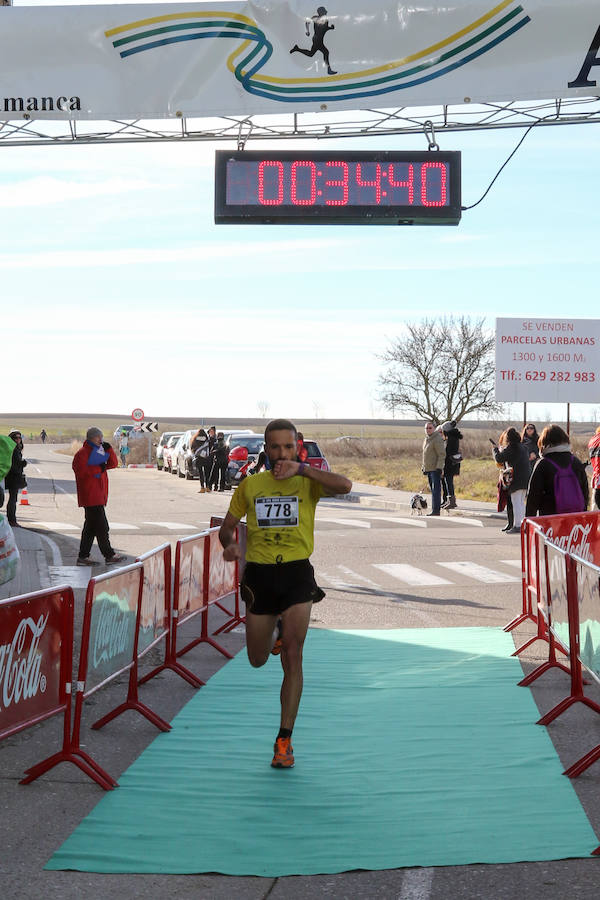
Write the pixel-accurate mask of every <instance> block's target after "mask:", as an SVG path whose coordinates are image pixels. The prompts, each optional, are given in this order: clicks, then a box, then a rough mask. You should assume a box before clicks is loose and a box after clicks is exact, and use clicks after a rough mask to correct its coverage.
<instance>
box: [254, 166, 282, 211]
mask: <svg viewBox="0 0 600 900" xmlns="http://www.w3.org/2000/svg"><path fill="white" fill-rule="evenodd" d="M267 168H272V169H277V199H276V200H270V199H268V198H267V197H265V169H267ZM258 202H259V203H262V204H264V205H265V206H280V205H281V204H282V203H283V163H282V162H279V161H278V160H274V159H273V160H270V159H263V160H261V162H260V163H259V165H258Z"/></svg>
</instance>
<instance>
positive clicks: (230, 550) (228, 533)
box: [219, 512, 242, 562]
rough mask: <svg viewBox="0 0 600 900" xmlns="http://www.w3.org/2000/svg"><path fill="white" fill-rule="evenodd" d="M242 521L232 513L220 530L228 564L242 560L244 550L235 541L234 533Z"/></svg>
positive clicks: (224, 555) (228, 514)
mask: <svg viewBox="0 0 600 900" xmlns="http://www.w3.org/2000/svg"><path fill="white" fill-rule="evenodd" d="M239 521H240V520H239V519H236V517H235V516H232V515H231V513H230V512H228V513H227V515H226V516H225V520H224V522H223V524H222V525H221V527H220V528H219V540H220V541H221V545H222V547H223V559H224V560H225V561H226V562H233V561H234V560H235V559H241V556H242V550H241V547H240V545H239V544H238V542H237V541H236V539H235V535H234V531H235V529H236V526H237V524H238V522H239Z"/></svg>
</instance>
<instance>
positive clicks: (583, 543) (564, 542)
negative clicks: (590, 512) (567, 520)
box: [545, 522, 594, 562]
mask: <svg viewBox="0 0 600 900" xmlns="http://www.w3.org/2000/svg"><path fill="white" fill-rule="evenodd" d="M591 530H592V523H591V522H590V523H588V524H587V525H581V524H577V525H573V527H572V528H571V532H570V534H568V535H567V534H564V535H559V536H557V537H554V532H553V529H552V526H550V527H549V528H548V530H547V531H546V534H545V537H546V540H547V541H548V543H549V544H554V546H555V547H558V548H559V549H560V550H564V551H565V552H566V553H572V554H574V555H575V556H580V557H581V559H584V560H585V561H586V562H594V557H593V555H592V551H591V549H590V543H589V540H588V538H589V535H590V532H591Z"/></svg>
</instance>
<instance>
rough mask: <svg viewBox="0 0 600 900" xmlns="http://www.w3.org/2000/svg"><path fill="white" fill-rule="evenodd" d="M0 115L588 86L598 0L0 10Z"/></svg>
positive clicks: (353, 104) (121, 112)
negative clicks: (0, 69)
mask: <svg viewBox="0 0 600 900" xmlns="http://www.w3.org/2000/svg"><path fill="white" fill-rule="evenodd" d="M0 19H1V24H2V27H1V29H0V60H1V61H2V63H1V65H2V80H1V83H2V87H1V89H0V93H1V96H0V118H4V119H17V118H25V119H28V118H31V119H37V118H44V119H100V120H101V119H120V118H126V119H132V118H146V119H161V118H169V117H173V116H187V117H200V116H222V115H249V114H256V113H279V112H289V111H295V112H303V111H312V112H319V111H323V110H331V109H340V110H341V109H361V108H367V107H374V106H379V107H385V106H388V107H391V106H397V105H401V106H428V105H436V106H439V105H440V104H465V103H476V102H491V101H502V100H530V99H542V98H544V99H547V98H558V97H576V96H595V95H596V94H598V89H597V87H596V77H597V76H600V72H599V71H598V68H597V66H598V65H600V61H599V60H597V59H596V57H597V53H598V37H597V31H598V28H599V24H600V14H599V12H598V7H597V3H596V2H594V0H569V2H568V3H556V2H555V3H549V2H547V0H522V2H519V0H501V2H498V3H494V2H493V0H462V2H461V0H457V2H454V3H452V4H440V3H439V2H438V0H422V2H420V3H418V4H408V3H400V2H394V0H387V2H386V0H380V2H375V0H344V3H343V4H336V3H332V4H328V6H327V9H326V8H325V7H322V6H318V5H317V4H316V3H314V2H313V0H254V2H226V3H212V2H198V3H194V4H185V3H182V4H162V3H159V4H135V5H133V4H131V5H130V4H123V5H118V4H117V5H114V4H113V5H92V6H66V7H61V6H47V7H44V6H40V7H17V8H15V7H0Z"/></svg>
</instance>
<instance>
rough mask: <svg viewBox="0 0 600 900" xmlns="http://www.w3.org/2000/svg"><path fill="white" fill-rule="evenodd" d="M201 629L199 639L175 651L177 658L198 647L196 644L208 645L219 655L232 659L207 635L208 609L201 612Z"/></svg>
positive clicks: (227, 652)
mask: <svg viewBox="0 0 600 900" xmlns="http://www.w3.org/2000/svg"><path fill="white" fill-rule="evenodd" d="M201 615H202V629H201V632H200V637H197V638H194V640H193V641H190V642H189V644H186V645H185V647H183V649H182V650H178V651H177V656H182V655H183V654H184V653H187V652H188V650H191V649H192V647H196V646H198V644H210V646H211V647H214V648H215V650H218V651H219V653H222V654H223V656H225V657H227V659H233V655H232V654H231V653H229V651H228V650H226V649H225V647H221V645H220V644H218V643H217V641H215V640H214V639H213V638H211V637H210V635H209V634H208V608H205V609H203V610H202V614H201Z"/></svg>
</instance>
